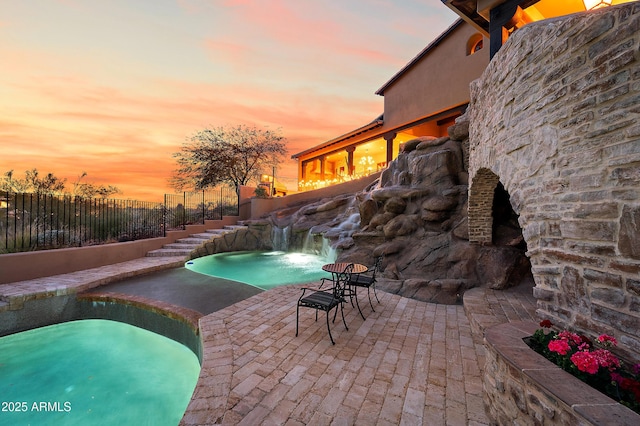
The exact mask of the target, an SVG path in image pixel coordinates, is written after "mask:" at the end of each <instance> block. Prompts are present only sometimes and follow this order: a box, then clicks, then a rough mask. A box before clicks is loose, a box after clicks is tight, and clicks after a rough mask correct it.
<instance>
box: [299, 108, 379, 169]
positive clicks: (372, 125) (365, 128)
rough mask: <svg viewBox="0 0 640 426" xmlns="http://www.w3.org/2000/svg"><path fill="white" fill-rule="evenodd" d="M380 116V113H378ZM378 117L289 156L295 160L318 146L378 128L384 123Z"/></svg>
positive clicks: (332, 143)
mask: <svg viewBox="0 0 640 426" xmlns="http://www.w3.org/2000/svg"><path fill="white" fill-rule="evenodd" d="M380 117H382V115H380ZM380 117H379V118H377V119H375V120H373V121H372V122H371V123H369V124H366V125H364V126H362V127H359V128H357V129H355V130H352V131H350V132H349V133H345V134H344V135H341V136H338V137H337V138H333V139H330V140H328V141H326V142H324V143H321V144H320V145H316V146H314V147H312V148H309V149H307V150H304V151H302V152H299V153H297V154H293V155H292V156H291V158H292V159H294V160H295V159H297V158H299V157H301V156H303V155H305V154H309V153H310V152H313V151H317V150H318V149H320V148H324V147H328V146H331V145H335V144H337V143H339V142H342V141H344V140H347V139H349V138H352V137H355V136H358V135H360V134H362V133H365V132H368V131H371V130H373V129H376V128H378V127H380V126H382V125H383V124H384V120H382V119H381V118H380Z"/></svg>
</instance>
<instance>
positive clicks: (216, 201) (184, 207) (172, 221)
mask: <svg viewBox="0 0 640 426" xmlns="http://www.w3.org/2000/svg"><path fill="white" fill-rule="evenodd" d="M238 197H239V195H238V193H237V192H236V190H235V189H234V188H232V187H228V186H225V187H220V188H217V189H216V190H210V191H200V192H184V193H182V194H165V196H164V205H165V207H166V211H167V214H166V218H165V221H166V222H165V223H166V224H167V229H184V227H185V226H186V225H193V224H200V223H204V221H205V220H221V219H222V218H223V216H237V215H238V204H239V203H238Z"/></svg>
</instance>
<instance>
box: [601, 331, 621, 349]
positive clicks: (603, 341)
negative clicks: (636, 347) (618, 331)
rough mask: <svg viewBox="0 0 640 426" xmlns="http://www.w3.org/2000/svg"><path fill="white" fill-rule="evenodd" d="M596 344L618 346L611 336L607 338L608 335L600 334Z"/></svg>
mask: <svg viewBox="0 0 640 426" xmlns="http://www.w3.org/2000/svg"><path fill="white" fill-rule="evenodd" d="M598 342H600V343H601V344H602V345H604V346H607V347H610V346H616V345H617V344H618V341H617V340H616V338H615V337H613V336H609V335H608V334H601V335H600V336H598Z"/></svg>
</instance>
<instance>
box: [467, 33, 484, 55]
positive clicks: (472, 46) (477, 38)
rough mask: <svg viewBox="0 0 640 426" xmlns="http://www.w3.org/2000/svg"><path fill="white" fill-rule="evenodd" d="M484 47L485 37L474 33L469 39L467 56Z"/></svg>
mask: <svg viewBox="0 0 640 426" xmlns="http://www.w3.org/2000/svg"><path fill="white" fill-rule="evenodd" d="M483 47H484V38H483V37H482V34H478V33H476V34H474V35H472V36H471V37H470V38H469V41H467V56H469V55H473V54H474V53H476V52H477V51H479V50H481V49H482V48H483Z"/></svg>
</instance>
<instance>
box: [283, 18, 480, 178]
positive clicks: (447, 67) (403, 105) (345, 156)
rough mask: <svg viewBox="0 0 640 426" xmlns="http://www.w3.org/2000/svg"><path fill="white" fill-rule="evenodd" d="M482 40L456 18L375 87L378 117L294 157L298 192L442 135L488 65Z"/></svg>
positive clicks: (369, 168) (372, 168)
mask: <svg viewBox="0 0 640 426" xmlns="http://www.w3.org/2000/svg"><path fill="white" fill-rule="evenodd" d="M485 41H486V39H485V37H484V36H483V35H482V34H481V33H480V31H479V30H478V29H477V28H475V27H474V26H472V25H471V24H469V23H467V22H465V21H464V20H462V19H459V20H457V21H456V22H454V23H453V25H451V26H450V27H449V28H448V29H447V30H446V31H445V32H444V33H442V34H441V35H440V36H439V37H438V38H436V39H435V40H434V41H433V42H431V43H430V44H429V45H428V46H427V47H425V48H424V49H423V50H422V51H421V52H420V53H419V54H418V55H417V56H416V57H415V58H413V59H412V60H411V61H409V63H408V64H407V65H406V66H405V67H404V68H402V69H401V70H400V71H398V72H397V73H396V74H395V75H394V76H393V77H391V79H389V81H387V82H386V83H385V84H384V85H382V87H380V88H379V89H378V90H377V91H376V94H377V95H380V96H383V97H384V112H383V113H382V114H381V115H380V116H379V117H377V118H376V119H374V120H372V121H371V122H370V123H367V124H365V125H364V126H361V127H359V128H357V129H355V130H352V131H351V132H349V133H346V134H344V135H341V136H338V137H336V138H334V139H331V140H329V141H326V142H324V143H322V144H320V145H317V146H315V147H313V148H310V149H307V150H305V151H303V152H300V153H297V154H295V155H293V156H292V158H294V159H297V160H298V181H299V189H300V190H305V189H313V188H317V187H322V186H327V185H331V184H333V183H338V182H342V181H345V180H350V179H353V178H357V177H361V176H366V175H368V174H371V173H374V172H376V171H379V170H381V169H383V168H385V167H386V166H387V164H388V163H389V162H390V161H391V160H393V159H394V158H395V157H396V156H397V155H398V152H399V149H400V145H401V144H402V143H403V142H406V141H408V140H410V139H414V138H416V137H420V136H435V137H439V136H444V135H446V132H447V128H448V127H449V126H450V125H451V124H453V122H454V120H455V119H456V118H457V117H458V116H460V115H462V114H463V113H464V111H465V110H466V107H467V105H468V104H469V83H470V82H471V81H473V80H475V79H476V78H478V77H479V76H480V74H481V73H482V71H483V70H484V69H485V68H486V66H487V64H488V63H489V52H488V49H486V48H483V46H485V45H486V43H485Z"/></svg>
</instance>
